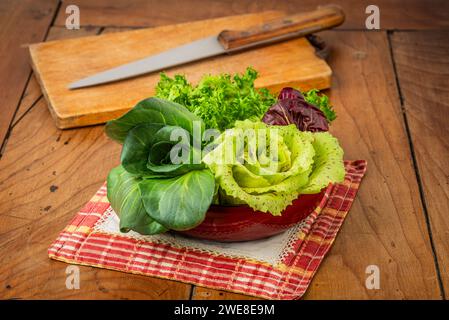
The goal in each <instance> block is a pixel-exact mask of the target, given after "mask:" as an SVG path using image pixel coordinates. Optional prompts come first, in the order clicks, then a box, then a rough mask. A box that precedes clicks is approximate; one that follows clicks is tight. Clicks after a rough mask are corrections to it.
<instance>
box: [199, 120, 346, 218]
mask: <svg viewBox="0 0 449 320" xmlns="http://www.w3.org/2000/svg"><path fill="white" fill-rule="evenodd" d="M213 147H214V148H213V149H212V150H211V151H210V152H208V153H207V154H206V155H205V156H204V158H203V161H204V163H206V164H207V165H208V166H209V168H210V169H211V170H212V172H213V173H214V175H215V180H216V183H217V184H218V192H217V195H216V199H215V201H216V202H219V203H220V204H228V205H238V204H247V205H249V206H250V207H251V208H253V209H254V210H259V211H263V212H269V213H271V214H273V215H280V214H281V213H282V211H283V210H284V209H285V208H286V207H287V206H288V205H289V204H291V203H292V201H293V200H295V199H296V198H297V197H298V196H299V194H304V193H309V194H312V193H318V192H320V191H321V189H323V188H324V187H326V186H327V185H328V184H329V183H335V182H341V181H342V180H343V178H344V174H345V171H344V166H343V150H342V149H341V147H340V146H339V144H338V141H337V139H335V138H334V137H333V136H332V135H331V134H329V133H328V132H317V133H312V132H302V131H299V130H298V129H297V128H296V126H295V125H293V124H292V125H288V126H272V125H267V124H265V123H262V122H252V121H250V120H245V121H237V122H236V124H235V127H234V128H232V129H228V130H226V131H225V132H224V133H222V134H221V135H220V136H219V137H218V138H217V139H216V141H215V142H214V144H213Z"/></svg>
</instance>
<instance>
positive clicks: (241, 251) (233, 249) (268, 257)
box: [94, 208, 303, 265]
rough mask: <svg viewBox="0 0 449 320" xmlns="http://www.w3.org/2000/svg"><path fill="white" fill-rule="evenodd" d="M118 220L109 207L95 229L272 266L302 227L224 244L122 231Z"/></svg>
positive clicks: (299, 224) (178, 235) (176, 235)
mask: <svg viewBox="0 0 449 320" xmlns="http://www.w3.org/2000/svg"><path fill="white" fill-rule="evenodd" d="M119 222H120V220H119V217H118V216H117V214H116V213H115V212H114V210H113V209H112V208H109V209H108V210H107V211H106V212H105V213H104V215H103V216H102V218H101V219H99V220H98V222H97V223H96V224H95V226H94V231H96V232H102V233H108V234H117V235H120V236H124V237H131V238H134V239H139V240H143V241H151V242H161V243H167V244H170V245H173V246H177V247H188V248H191V249H193V250H199V251H206V252H212V253H213V254H222V255H225V256H231V257H242V258H245V259H253V260H258V261H261V262H266V263H269V264H272V265H277V264H278V263H279V262H280V261H281V260H282V258H283V257H284V256H285V255H287V254H288V253H289V252H290V251H291V250H292V249H291V243H292V240H294V239H296V237H295V235H297V234H298V232H301V227H302V226H303V223H298V224H297V225H296V226H293V227H291V228H290V229H288V230H287V231H285V232H283V233H281V234H278V235H275V236H272V237H269V238H265V239H261V240H254V241H245V242H232V243H226V242H214V241H206V240H199V239H198V240H197V239H193V238H188V237H184V236H182V235H180V234H176V233H172V232H169V233H164V234H158V235H153V236H144V235H141V234H139V233H137V232H134V231H130V232H128V233H122V232H120V228H119Z"/></svg>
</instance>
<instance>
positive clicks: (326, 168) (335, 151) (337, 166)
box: [300, 132, 345, 194]
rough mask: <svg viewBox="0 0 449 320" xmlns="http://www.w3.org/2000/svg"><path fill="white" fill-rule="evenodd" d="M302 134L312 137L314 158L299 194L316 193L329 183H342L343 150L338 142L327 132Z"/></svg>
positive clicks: (343, 172) (343, 170) (343, 174)
mask: <svg viewBox="0 0 449 320" xmlns="http://www.w3.org/2000/svg"><path fill="white" fill-rule="evenodd" d="M302 134H303V135H309V136H311V137H313V142H312V145H313V148H314V149H315V157H314V164H313V170H312V173H311V174H310V177H309V181H308V182H307V184H306V185H305V186H303V187H302V188H301V190H300V193H304V194H313V193H318V192H320V191H321V189H323V188H325V187H327V186H328V185H329V183H339V182H342V181H343V180H344V177H345V168H344V165H343V149H342V148H341V147H340V145H339V144H338V140H337V139H336V138H335V137H333V136H332V135H331V134H330V133H329V132H316V133H311V132H303V133H302Z"/></svg>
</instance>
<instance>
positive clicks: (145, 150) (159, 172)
mask: <svg viewBox="0 0 449 320" xmlns="http://www.w3.org/2000/svg"><path fill="white" fill-rule="evenodd" d="M176 130H183V131H185V132H186V134H187V140H188V139H189V138H188V136H189V135H188V133H187V131H186V130H184V129H180V128H179V127H174V126H164V127H161V125H160V124H141V125H138V126H137V127H134V128H133V129H131V130H130V131H129V133H128V135H127V137H126V139H125V142H124V143H123V149H122V154H121V163H122V166H123V167H124V168H125V170H126V171H128V172H130V173H133V174H138V175H141V176H144V177H146V178H149V177H152V178H153V177H157V176H177V175H180V174H184V173H186V172H188V171H191V170H195V169H202V168H204V165H203V164H201V163H198V164H194V163H192V162H193V160H194V159H193V156H192V155H193V147H191V146H190V145H187V146H185V147H186V149H187V151H186V152H187V157H186V159H185V162H186V163H180V164H172V163H171V162H170V161H171V154H170V153H171V150H172V149H173V148H176V144H177V143H178V142H177V141H171V140H170V139H171V133H172V132H174V131H176ZM187 142H188V141H187ZM189 152H190V154H189ZM198 158H199V159H200V161H201V157H198Z"/></svg>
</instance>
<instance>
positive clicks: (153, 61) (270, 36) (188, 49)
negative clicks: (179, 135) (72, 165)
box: [68, 5, 345, 89]
mask: <svg viewBox="0 0 449 320" xmlns="http://www.w3.org/2000/svg"><path fill="white" fill-rule="evenodd" d="M344 18H345V17H344V13H343V11H342V9H341V8H340V7H338V6H335V5H327V6H323V7H318V8H317V9H316V10H315V11H312V12H306V13H301V14H296V15H291V16H286V17H283V18H281V19H277V20H273V21H270V22H266V23H264V24H262V25H258V26H253V27H250V28H248V29H247V30H239V31H230V30H224V31H222V32H220V33H219V34H218V36H217V35H213V36H209V37H207V38H203V39H200V40H196V41H193V42H190V43H187V44H184V45H181V46H179V47H176V48H173V49H170V50H167V51H164V52H161V53H159V54H156V55H153V56H149V57H146V58H143V59H140V60H136V61H133V62H130V63H127V64H123V65H120V66H117V67H115V68H112V69H108V70H105V71H103V72H100V73H96V74H94V75H91V76H88V77H86V78H83V79H80V80H78V81H75V82H73V83H70V84H69V85H68V88H69V89H78V88H84V87H90V86H94V85H99V84H104V83H109V82H114V81H119V80H124V79H128V78H132V77H136V76H140V75H143V74H147V73H151V72H155V71H161V70H165V69H168V68H171V67H174V66H178V65H181V64H185V63H189V62H193V61H198V60H202V59H206V58H210V57H213V56H217V55H221V54H225V53H228V54H230V53H235V52H238V51H242V50H246V49H250V48H254V47H259V46H262V45H267V44H272V43H276V42H280V41H285V40H288V39H293V38H296V37H303V36H305V35H308V34H311V33H314V32H317V31H321V30H325V29H329V28H332V27H335V26H338V25H340V24H342V23H343V21H344Z"/></svg>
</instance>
